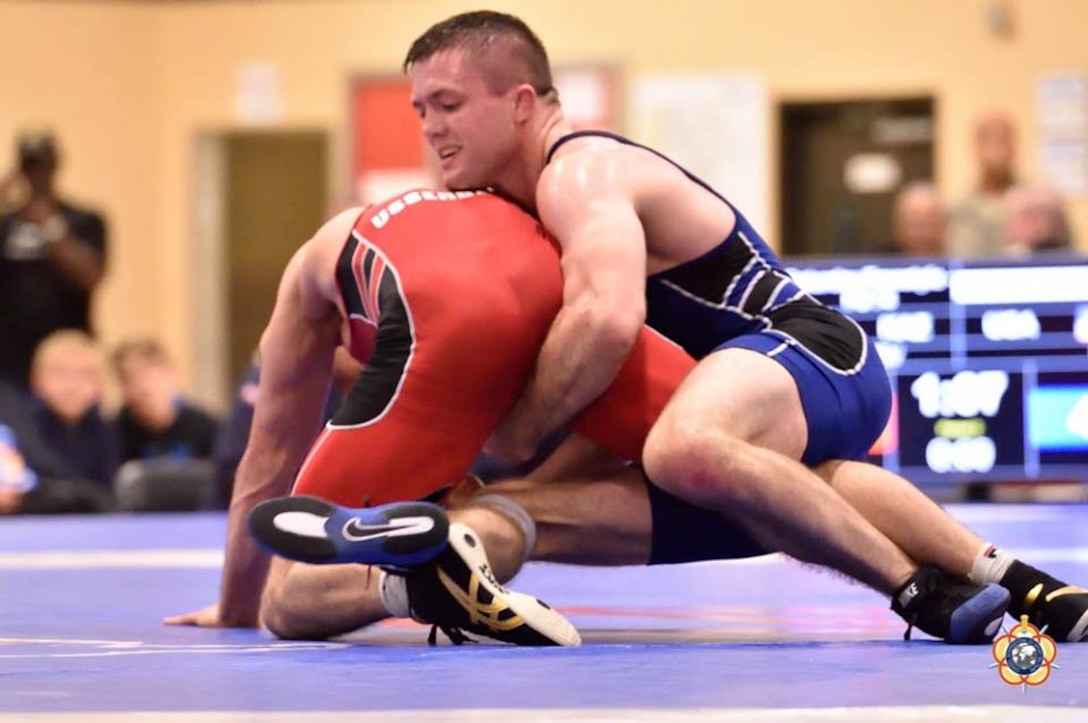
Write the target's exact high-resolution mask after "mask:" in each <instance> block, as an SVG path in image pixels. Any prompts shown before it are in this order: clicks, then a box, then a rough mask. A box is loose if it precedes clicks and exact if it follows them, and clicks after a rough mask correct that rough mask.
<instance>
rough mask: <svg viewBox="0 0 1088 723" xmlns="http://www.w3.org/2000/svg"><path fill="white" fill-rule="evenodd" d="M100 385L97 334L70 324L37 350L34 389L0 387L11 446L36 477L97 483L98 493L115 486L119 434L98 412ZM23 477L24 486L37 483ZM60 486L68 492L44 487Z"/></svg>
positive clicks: (1, 420)
mask: <svg viewBox="0 0 1088 723" xmlns="http://www.w3.org/2000/svg"><path fill="white" fill-rule="evenodd" d="M102 386H103V385H102V363H101V359H100V357H99V353H98V348H97V347H96V346H95V343H94V340H93V339H91V338H90V337H89V336H87V334H86V333H85V332H82V331H78V330H74V329H70V330H62V331H58V332H54V333H53V334H50V335H49V336H48V337H47V338H46V339H45V340H44V341H43V342H42V343H41V344H40V345H39V347H38V349H37V350H36V351H35V353H34V359H33V364H32V367H31V389H32V393H31V394H29V395H27V394H26V393H25V392H22V391H19V390H17V389H16V388H14V387H11V386H8V385H4V386H2V387H0V424H3V425H4V426H6V427H7V428H8V429H9V431H10V433H11V440H10V441H9V444H10V448H11V449H14V450H15V453H16V454H18V456H19V459H20V460H22V461H23V463H25V465H26V467H28V468H29V469H30V470H31V471H33V472H34V473H36V476H37V477H40V478H48V479H50V480H63V481H70V482H80V481H82V483H93V485H94V486H96V487H97V488H98V490H99V491H100V493H108V492H109V490H110V489H112V485H113V478H114V475H115V473H116V471H117V465H118V457H117V440H116V438H115V437H114V435H113V430H112V428H111V427H110V425H109V424H107V423H106V422H105V421H104V420H103V419H102V417H101V415H100V413H99V406H98V405H99V402H100V400H101V394H102ZM9 451H10V450H9ZM9 459H14V456H13V455H11V454H9ZM24 482H25V483H26V490H29V489H31V488H33V485H32V484H30V482H29V481H28V480H27V479H26V478H24ZM26 490H24V491H26ZM58 491H59V493H62V494H63V495H67V496H70V493H69V492H68V491H66V490H65V489H62V488H60V487H57V486H55V485H50V489H49V490H46V492H47V493H48V494H50V495H51V494H54V493H58Z"/></svg>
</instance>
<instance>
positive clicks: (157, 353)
mask: <svg viewBox="0 0 1088 723" xmlns="http://www.w3.org/2000/svg"><path fill="white" fill-rule="evenodd" d="M113 366H114V370H115V371H116V372H117V378H118V380H119V381H120V383H121V399H122V405H123V406H122V407H121V410H120V412H119V413H118V415H117V420H116V425H117V434H118V437H119V438H120V440H121V460H122V461H123V462H127V461H128V460H133V459H137V460H150V459H159V458H164V457H166V458H170V459H175V460H188V459H211V456H212V450H213V449H214V448H215V436H216V434H217V433H218V431H219V423H218V422H217V421H216V419H215V418H214V417H212V416H211V415H210V414H208V413H207V412H205V411H203V410H201V409H199V408H198V407H195V406H193V405H192V404H190V403H189V402H187V401H186V400H185V396H184V395H183V394H182V392H181V385H180V380H179V378H178V372H177V369H176V368H175V366H174V363H173V360H172V359H171V358H170V356H169V355H168V354H167V353H166V350H165V349H164V348H163V346H162V345H161V344H160V343H159V342H158V341H156V340H154V339H134V340H131V341H127V342H125V343H123V344H121V345H120V346H118V347H117V349H116V350H115V351H114V353H113Z"/></svg>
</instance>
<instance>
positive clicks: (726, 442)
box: [643, 417, 748, 503]
mask: <svg viewBox="0 0 1088 723" xmlns="http://www.w3.org/2000/svg"><path fill="white" fill-rule="evenodd" d="M747 449H748V444H747V443H745V442H744V441H742V440H740V439H738V438H737V437H735V436H733V435H731V434H729V433H728V432H726V431H725V430H722V429H720V428H718V427H716V426H715V425H713V424H712V423H709V422H706V421H705V420H698V419H684V418H682V417H679V418H677V417H673V418H667V417H662V419H661V420H660V421H659V423H658V424H657V425H656V426H655V427H654V428H653V429H652V430H651V431H650V434H649V436H648V437H647V439H646V446H645V447H644V448H643V467H644V469H645V472H646V476H647V478H648V479H649V480H650V481H651V482H652V483H653V484H655V485H657V486H658V487H660V488H662V489H664V490H665V491H667V492H670V493H672V494H674V495H676V496H677V497H680V498H682V499H686V500H689V501H691V502H695V503H698V502H700V501H703V500H707V499H721V498H722V497H723V496H725V497H738V498H739V497H743V496H745V489H744V487H743V485H744V483H745V480H746V479H747V478H746V476H744V475H742V474H741V465H743V464H745V463H746V454H745V452H746V450H747Z"/></svg>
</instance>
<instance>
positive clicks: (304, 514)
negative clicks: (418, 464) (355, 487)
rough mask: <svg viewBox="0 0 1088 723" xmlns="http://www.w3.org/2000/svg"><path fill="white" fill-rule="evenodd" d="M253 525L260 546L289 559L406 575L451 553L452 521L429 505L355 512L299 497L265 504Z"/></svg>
mask: <svg viewBox="0 0 1088 723" xmlns="http://www.w3.org/2000/svg"><path fill="white" fill-rule="evenodd" d="M248 526H249V534H250V535H251V536H252V537H253V539H255V540H256V541H257V543H258V544H259V545H260V546H261V547H263V548H264V549H265V550H267V551H268V552H271V553H274V554H276V555H279V556H280V557H286V558H287V559H289V560H297V561H299V562H308V563H310V564H314V565H328V564H334V563H345V562H357V563H362V564H366V565H378V566H381V567H384V568H388V569H392V570H398V571H401V570H406V569H408V568H411V567H414V566H416V565H422V564H424V563H427V562H430V561H431V560H433V559H434V558H435V557H437V556H438V554H439V553H441V552H442V551H443V550H444V549H446V544H447V541H446V540H447V534H448V532H449V519H448V518H447V517H446V512H445V510H443V509H442V508H441V507H439V506H438V505H433V504H431V503H429V502H393V503H391V504H388V505H381V506H379V507H366V508H362V509H352V508H350V507H340V506H338V505H334V504H332V503H331V502H326V501H325V500H323V499H320V498H317V497H306V496H301V495H300V496H293V497H278V498H276V499H273V500H268V501H267V502H262V503H261V504H259V505H257V506H256V507H254V508H253V509H252V510H251V511H250V513H249V519H248Z"/></svg>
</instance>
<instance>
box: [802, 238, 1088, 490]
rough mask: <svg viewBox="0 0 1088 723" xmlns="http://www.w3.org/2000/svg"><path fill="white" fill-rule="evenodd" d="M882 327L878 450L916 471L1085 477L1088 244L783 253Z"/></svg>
mask: <svg viewBox="0 0 1088 723" xmlns="http://www.w3.org/2000/svg"><path fill="white" fill-rule="evenodd" d="M786 265H787V267H788V268H789V271H790V273H791V274H792V275H793V277H794V278H795V279H796V280H797V282H798V284H800V286H801V288H802V289H804V290H805V291H807V292H808V293H809V294H811V295H813V296H815V297H816V298H818V299H820V300H821V301H823V302H824V303H827V304H829V305H831V306H834V307H836V308H838V309H841V310H842V311H843V312H845V313H846V314H848V315H850V316H851V317H853V318H854V319H856V320H857V321H858V322H859V323H860V324H861V325H862V327H863V328H864V329H865V330H866V331H867V332H868V333H869V334H870V335H871V336H872V337H873V338H874V339H876V348H877V351H878V353H879V354H880V357H881V360H882V361H883V362H884V365H885V367H886V368H887V370H888V376H889V378H890V382H891V386H892V391H893V397H894V404H893V407H892V416H891V420H890V421H889V423H888V428H887V429H886V430H885V432H884V435H883V436H882V437H881V439H880V441H878V442H877V444H876V446H875V447H874V448H873V450H872V455H873V461H876V462H878V463H880V464H882V465H883V466H884V467H886V468H888V469H890V470H893V471H895V472H898V473H900V474H902V475H903V476H904V477H907V478H908V479H910V480H911V481H913V482H916V483H920V484H934V483H941V482H961V481H1002V480H1039V481H1044V480H1088V258H1085V257H1082V256H1064V255H1062V256H1046V257H1036V258H1033V259H1015V260H1014V259H986V260H959V259H917V258H902V257H890V258H887V259H883V258H882V259H871V258H868V259H841V258H840V259H805V260H799V259H795V260H788V261H787V262H786Z"/></svg>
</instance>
